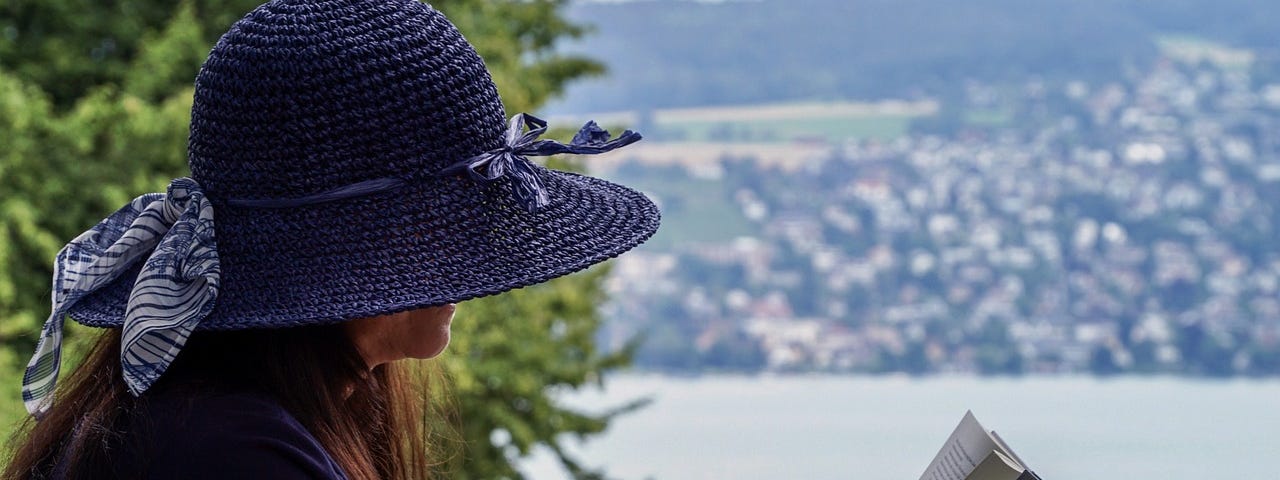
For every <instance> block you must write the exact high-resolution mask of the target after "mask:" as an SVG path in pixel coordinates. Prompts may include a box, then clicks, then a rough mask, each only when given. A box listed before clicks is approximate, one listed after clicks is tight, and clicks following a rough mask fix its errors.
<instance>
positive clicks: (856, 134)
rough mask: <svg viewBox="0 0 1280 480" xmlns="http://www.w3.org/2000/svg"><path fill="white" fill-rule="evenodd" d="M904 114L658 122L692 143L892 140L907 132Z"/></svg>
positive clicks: (664, 132) (668, 133)
mask: <svg viewBox="0 0 1280 480" xmlns="http://www.w3.org/2000/svg"><path fill="white" fill-rule="evenodd" d="M911 119H912V117H911V116H907V115H861V116H850V117H837V118H797V119H776V120H732V119H725V120H724V121H714V122H712V121H670V122H658V124H657V128H658V131H659V133H660V135H661V136H662V137H663V138H664V139H673V140H682V141H694V142H755V143H771V142H794V141H805V140H825V141H829V142H839V141H844V140H859V139H869V138H870V139H880V140H884V139H891V138H895V137H899V136H901V135H903V134H905V133H906V132H907V128H908V127H909V125H910V123H911Z"/></svg>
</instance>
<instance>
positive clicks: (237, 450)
mask: <svg viewBox="0 0 1280 480" xmlns="http://www.w3.org/2000/svg"><path fill="white" fill-rule="evenodd" d="M157 393H158V394H157V395H154V396H149V397H150V398H148V399H147V401H146V403H145V405H144V406H143V407H142V408H141V409H140V410H139V411H138V412H137V414H136V415H135V417H134V422H132V423H133V425H134V432H133V433H134V434H135V437H134V438H135V439H137V440H138V441H139V443H137V444H135V447H137V449H138V450H139V451H138V452H137V453H142V452H141V450H148V451H149V452H150V453H148V454H144V455H142V457H143V458H144V459H146V460H148V461H143V462H139V464H138V466H139V467H144V468H142V470H143V471H139V472H136V473H137V474H138V475H136V476H139V477H150V478H194V479H198V478H231V477H233V476H236V475H241V476H244V477H245V478H284V479H293V478H308V479H310V478H325V479H328V478H345V477H344V476H343V475H342V473H341V472H342V469H341V468H340V467H338V465H337V464H336V462H334V461H333V459H332V458H331V457H330V456H329V455H328V453H326V452H325V450H324V447H323V446H321V445H320V442H319V441H317V440H316V439H315V437H314V436H312V435H311V433H310V432H308V431H307V429H306V428H305V427H303V426H302V424H301V423H299V422H298V420H297V419H296V418H294V417H293V415H291V414H290V413H289V412H288V411H287V410H286V409H285V408H284V407H283V406H281V405H280V403H279V402H278V401H276V400H275V399H273V398H272V397H270V396H267V395H264V394H260V393H252V392H227V393H222V392H218V393H213V392H202V393H196V392H187V391H180V390H175V391H167V392H157ZM144 464H145V466H144Z"/></svg>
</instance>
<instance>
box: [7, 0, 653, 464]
mask: <svg viewBox="0 0 1280 480" xmlns="http://www.w3.org/2000/svg"><path fill="white" fill-rule="evenodd" d="M564 3H565V2H564V0H537V1H522V0H442V1H439V2H436V5H435V6H436V7H437V8H439V9H440V10H441V11H443V12H445V13H446V15H448V16H450V18H451V19H453V20H454V22H455V23H456V24H457V25H458V27H459V29H460V30H462V32H463V33H464V35H466V36H467V37H468V38H469V39H470V40H471V41H472V42H473V43H474V44H475V45H476V47H477V49H478V50H479V51H480V53H481V55H482V56H484V57H485V59H486V62H487V64H488V65H489V67H490V69H491V71H492V72H493V76H494V80H495V82H496V83H497V84H498V87H499V91H500V92H501V93H502V95H503V99H504V101H505V103H506V106H507V109H508V111H509V112H512V113H514V112H520V111H529V110H530V109H532V108H534V107H537V106H538V105H540V104H541V103H543V102H545V101H546V100H548V99H549V98H551V97H552V96H554V95H556V94H558V93H560V92H561V91H562V90H563V88H564V86H565V84H566V83H567V82H569V81H571V80H574V79H577V78H581V77H583V76H587V75H594V74H598V73H600V72H602V67H601V66H600V65H599V64H598V63H595V62H593V61H591V60H588V59H585V58H582V57H575V56H561V55H557V54H555V53H553V52H552V50H551V49H552V47H553V46H554V45H555V44H556V42H557V41H558V40H560V39H563V38H570V37H577V36H580V35H582V34H583V33H584V29H583V27H581V26H579V25H575V24H572V23H569V22H566V21H565V20H564V19H563V18H562V17H561V14H560V10H561V8H562V6H563V5H564ZM256 4H257V0H247V1H246V0H236V1H230V2H224V1H214V0H188V1H184V2H177V3H175V2H160V1H151V0H148V1H124V2H90V1H86V0H54V1H50V0H45V1H39V2H37V1H30V0H14V1H11V2H6V3H5V4H4V5H3V6H0V145H4V148H2V149H0V426H8V425H12V424H13V422H14V421H16V420H17V419H19V418H21V417H22V415H24V414H25V412H24V411H23V409H22V406H21V402H20V401H19V398H20V395H19V386H20V385H19V383H20V382H19V380H18V379H19V378H20V377H21V368H22V367H23V366H24V365H25V363H26V361H27V359H28V355H30V354H31V352H32V351H33V349H34V345H35V339H36V336H37V333H38V330H39V326H40V324H41V323H42V322H43V321H44V317H45V316H46V315H48V310H49V304H48V297H49V288H50V287H49V282H50V278H51V276H52V259H53V257H54V255H55V254H56V253H57V251H58V249H60V248H61V247H62V245H63V244H64V243H65V242H66V241H68V240H70V239H71V238H73V237H74V236H76V235H78V234H79V233H80V232H82V231H84V230H86V229H88V228H89V227H90V226H92V225H93V224H94V223H95V222H97V221H98V220H100V219H102V218H103V217H105V216H106V215H108V214H109V213H110V212H112V211H113V210H115V209H117V208H119V207H120V206H122V205H124V204H125V203H126V202H128V201H129V200H130V199H131V198H133V197H134V196H136V195H138V194H141V193H145V192H154V191H162V190H163V188H164V187H165V185H166V184H167V183H168V181H169V180H170V179H172V178H174V177H177V176H182V175H185V174H187V169H186V164H185V163H186V162H185V152H186V138H187V125H188V123H189V119H190V108H191V93H192V92H191V87H190V85H191V84H192V79H194V77H195V74H196V72H197V70H198V68H199V66H200V63H201V62H202V61H203V59H204V57H205V55H206V54H207V52H208V50H209V48H210V47H211V46H212V44H213V42H214V41H215V40H216V35H218V34H220V33H221V32H223V31H225V30H226V29H227V27H228V26H230V24H231V23H232V22H233V21H235V19H237V18H239V17H240V16H241V15H243V14H244V13H245V12H247V11H248V10H250V9H251V8H253V7H254V6H255V5H256ZM606 272H607V268H606V267H597V268H595V269H592V270H589V271H588V272H585V273H583V274H578V275H573V276H569V277H566V278H562V279H558V280H555V281H552V282H550V283H547V284H544V285H540V286H537V287H532V288H526V289H522V290H518V291H514V292H511V293H508V294H504V295H501V296H497V297H490V298H486V299H480V300H476V301H472V302H468V303H466V304H464V305H462V306H460V308H459V314H458V319H457V321H455V323H454V331H455V336H454V340H453V342H454V343H453V345H452V346H451V347H450V350H449V351H448V352H447V353H446V354H445V357H443V358H442V359H441V360H440V361H441V362H442V364H443V365H444V367H445V369H446V371H447V372H448V376H449V377H450V378H451V379H452V380H451V381H452V383H453V384H454V385H452V386H450V387H449V388H446V389H445V390H446V391H453V392H455V397H456V398H454V399H453V400H452V402H451V403H453V404H455V405H456V406H457V413H458V415H459V417H460V418H461V420H462V425H461V428H462V433H463V439H464V440H465V442H466V444H465V450H464V451H463V453H462V454H461V455H457V456H454V457H452V458H449V459H447V461H448V464H449V466H450V467H452V468H453V469H454V470H455V471H454V472H452V473H451V475H452V476H456V477H460V478H486V479H487V478H502V477H508V478H518V477H520V475H519V473H518V471H517V470H516V469H515V461H516V460H517V458H518V457H520V456H523V455H526V454H528V453H529V452H530V451H531V449H532V448H533V447H535V446H538V445H543V446H546V447H548V448H550V449H551V450H552V451H554V452H556V453H557V454H558V455H559V456H560V459H561V460H562V462H563V464H564V465H565V466H566V468H567V469H568V470H569V471H570V472H571V473H573V474H574V476H575V477H580V478H595V477H599V476H600V475H601V474H600V472H593V471H591V470H590V469H587V468H585V467H583V466H581V465H579V463H578V462H577V461H576V460H575V459H573V458H572V457H570V456H568V455H566V454H565V452H564V449H562V448H561V446H560V439H561V438H562V437H563V436H564V434H571V435H574V436H578V437H585V436H589V435H591V434H595V433H599V432H601V431H603V430H604V428H605V427H606V426H607V425H608V422H609V419H610V418H611V417H612V416H613V415H615V414H618V413H622V412H625V411H627V410H629V409H631V408H635V407H637V406H638V404H633V405H626V406H622V407H620V408H619V409H618V410H616V411H614V412H606V413H604V414H600V415H596V414H585V413H581V412H576V411H573V410H570V409H567V408H565V407H563V406H561V405H560V404H559V403H558V402H557V401H556V397H555V394H556V393H557V392H563V391H565V390H569V389H576V388H578V387H580V386H582V385H584V384H587V383H600V382H602V381H603V376H604V375H605V374H606V373H608V372H610V371H613V370H615V369H617V368H619V367H621V366H623V365H625V364H626V363H627V362H629V359H630V355H631V350H632V349H630V348H629V349H625V350H624V351H622V352H614V353H602V352H599V351H597V350H596V349H595V345H594V334H595V332H596V330H597V329H598V327H599V324H600V318H599V316H598V314H597V313H596V310H595V306H596V305H597V304H598V303H599V302H600V301H602V300H603V290H602V288H601V282H602V278H603V276H604V275H605V274H606ZM84 330H85V329H80V328H76V327H72V330H71V333H70V334H69V335H68V337H69V339H70V340H69V344H70V345H71V347H70V348H69V349H70V350H72V352H71V354H70V355H68V358H76V357H78V355H77V354H76V353H77V352H76V350H78V349H77V348H76V346H77V345H78V344H79V343H78V342H79V340H77V338H79V339H83V338H84V337H86V336H85V335H83V333H81V332H83V331H84ZM71 363H72V362H70V361H68V362H67V365H65V368H64V371H70V370H71V369H72V368H74V367H73V366H72V365H71ZM495 432H499V433H495ZM503 438H506V439H507V441H504V442H496V443H497V444H495V442H492V441H491V440H492V439H498V440H501V439H503Z"/></svg>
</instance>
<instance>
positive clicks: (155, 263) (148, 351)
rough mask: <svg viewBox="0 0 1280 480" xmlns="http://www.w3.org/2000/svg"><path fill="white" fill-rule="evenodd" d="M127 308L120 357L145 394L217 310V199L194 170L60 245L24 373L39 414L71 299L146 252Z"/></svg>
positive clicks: (128, 378)
mask: <svg viewBox="0 0 1280 480" xmlns="http://www.w3.org/2000/svg"><path fill="white" fill-rule="evenodd" d="M144 259H145V262H144V263H143V264H142V270H141V273H139V274H138V277H137V280H136V281H135V283H134V284H133V290H132V291H131V292H130V294H129V302H128V306H127V307H126V309H125V318H124V326H123V330H122V332H121V339H122V342H121V343H122V345H121V352H120V361H121V364H122V365H123V373H124V379H125V382H126V383H127V384H128V387H129V392H130V393H132V394H133V395H135V396H137V395H141V394H142V392H144V391H146V390H147V388H149V387H150V386H151V384H152V383H153V382H155V380H156V379H157V378H159V377H160V374H161V373H163V372H164V371H165V369H166V368H168V366H169V364H170V363H172V362H173V359H174V357H175V356H177V354H178V351H179V350H181V349H182V346H183V344H185V343H186V340H187V337H188V336H189V335H190V334H191V332H192V331H193V330H194V329H195V327H196V325H197V324H199V323H200V320H201V319H203V318H204V317H205V316H206V315H208V314H209V312H210V311H211V310H213V305H214V298H215V297H216V296H217V294H218V276H219V268H218V253H217V250H216V245H215V242H214V231H213V206H212V205H211V204H210V203H209V201H208V200H207V199H205V197H204V193H203V192H202V191H201V189H200V185H199V184H198V183H196V182H195V180H192V179H190V178H179V179H176V180H174V181H173V182H172V183H170V184H169V189H168V192H167V193H165V194H161V193H150V194H146V195H142V196H140V197H138V198H135V199H134V200H133V201H132V202H130V203H129V204H128V205H126V206H125V207H124V208H121V209H120V210H118V211H116V212H115V213H113V214H111V216H109V217H107V218H106V219H105V220H103V221H102V222H100V223H98V225H97V226H94V227H93V228H92V229H90V230H89V231H87V232H84V233H82V234H80V236H78V237H76V238H75V239H74V240H72V241H71V243H69V244H67V246H65V247H63V248H62V250H61V251H59V252H58V256H57V259H56V260H55V261H54V271H53V312H52V314H50V315H49V319H48V320H46V321H45V324H44V328H43V329H42V330H41V333H40V342H39V344H37V346H36V353H35V355H34V356H32V358H31V361H30V362H29V363H28V364H27V370H26V372H25V373H24V374H23V377H22V401H23V403H24V404H25V405H26V407H27V411H28V412H30V413H31V414H32V415H35V416H36V418H41V417H43V415H44V414H45V413H46V412H48V410H49V408H50V405H51V404H52V401H53V391H54V386H55V385H56V383H57V379H58V370H59V369H60V367H61V365H60V364H61V358H62V324H63V319H64V318H65V317H66V316H67V312H68V311H69V310H70V308H71V306H72V305H74V304H75V303H76V302H78V301H80V300H81V299H82V298H84V297H86V296H87V295H89V294H90V293H93V292H94V291H97V290H98V289H101V288H103V287H106V286H107V285H109V284H111V282H113V281H115V280H116V279H117V278H119V277H120V276H121V275H122V274H124V273H125V272H128V271H129V270H130V269H131V268H133V267H134V266H136V265H137V262H138V261H140V260H144Z"/></svg>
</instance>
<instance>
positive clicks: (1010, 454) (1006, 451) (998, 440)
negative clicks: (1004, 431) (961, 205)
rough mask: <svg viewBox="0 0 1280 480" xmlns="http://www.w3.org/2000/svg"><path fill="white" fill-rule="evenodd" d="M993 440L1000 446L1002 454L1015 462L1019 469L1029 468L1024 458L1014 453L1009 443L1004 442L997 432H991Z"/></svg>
mask: <svg viewBox="0 0 1280 480" xmlns="http://www.w3.org/2000/svg"><path fill="white" fill-rule="evenodd" d="M991 438H992V439H993V440H995V441H996V444H997V445H1000V453H1003V454H1004V455H1005V456H1006V457H1009V458H1010V459H1011V460H1013V463H1014V464H1016V465H1017V466H1018V467H1019V468H1023V469H1026V468H1027V462H1024V461H1022V458H1021V457H1019V456H1018V454H1016V453H1013V449H1012V448H1009V443H1008V442H1006V441H1004V439H1003V438H1000V434H998V433H996V431H995V430H992V431H991Z"/></svg>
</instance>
